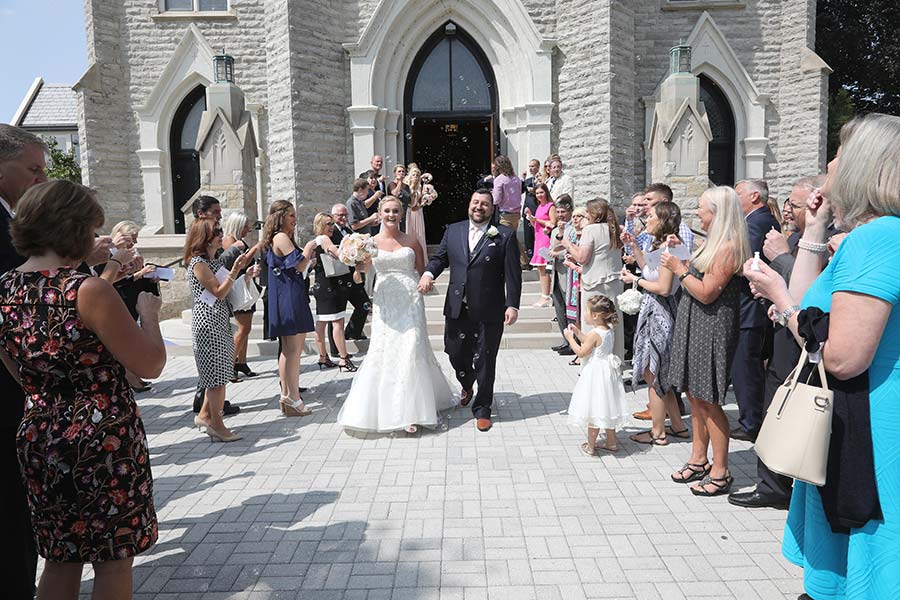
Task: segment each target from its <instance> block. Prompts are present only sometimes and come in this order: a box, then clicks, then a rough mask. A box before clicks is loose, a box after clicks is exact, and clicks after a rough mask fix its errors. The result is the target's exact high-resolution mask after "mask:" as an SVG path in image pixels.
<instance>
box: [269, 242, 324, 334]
mask: <svg viewBox="0 0 900 600" xmlns="http://www.w3.org/2000/svg"><path fill="white" fill-rule="evenodd" d="M302 260H303V253H301V252H300V249H299V248H294V251H293V252H291V253H290V254H288V255H287V256H278V255H276V254H275V253H274V252H272V250H269V253H268V255H267V257H266V263H267V264H268V269H269V272H268V285H269V335H270V336H271V337H273V338H275V337H281V336H284V335H295V334H298V333H309V332H311V331H314V330H315V324H314V322H313V316H312V311H311V310H310V309H309V292H308V291H307V288H306V282H305V281H304V280H303V275H302V274H301V273H299V272H298V271H297V269H295V268H294V267H296V266H297V263H299V262H300V261H302Z"/></svg>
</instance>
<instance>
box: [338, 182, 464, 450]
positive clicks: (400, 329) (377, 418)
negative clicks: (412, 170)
mask: <svg viewBox="0 0 900 600" xmlns="http://www.w3.org/2000/svg"><path fill="white" fill-rule="evenodd" d="M378 211H379V214H380V215H381V233H379V234H378V235H377V236H375V237H374V238H372V241H373V242H374V246H375V249H376V251H375V252H374V253H373V257H372V259H371V260H367V261H365V262H364V263H361V264H360V265H359V266H358V267H357V268H359V269H364V270H368V269H370V268H373V267H374V269H375V272H376V273H377V275H378V277H377V278H376V280H375V295H374V309H373V312H372V334H371V343H370V344H369V352H368V354H367V356H366V360H365V362H364V363H363V364H362V366H361V367H360V369H359V372H358V373H357V374H356V376H355V377H354V378H353V385H352V386H351V388H350V392H349V393H348V394H347V399H346V400H345V401H344V406H343V407H342V408H341V412H340V414H339V415H338V418H337V422H338V423H339V424H340V425H341V426H343V427H345V428H347V429H353V430H357V431H378V432H388V431H397V430H400V429H403V430H405V431H407V432H408V433H415V432H416V430H417V427H419V426H424V427H431V428H434V427H436V426H437V424H438V411H439V410H443V409H445V408H450V407H451V406H453V405H454V404H455V397H454V394H453V392H452V391H451V390H450V384H449V383H447V379H446V378H445V377H444V374H443V373H442V372H441V369H440V367H439V366H438V363H437V359H435V357H434V352H433V351H432V349H431V345H430V344H429V342H428V329H427V326H426V322H425V300H424V296H422V294H420V293H419V291H418V283H419V277H420V276H421V275H422V273H423V272H424V270H425V250H424V249H423V248H422V247H421V246H420V244H419V243H418V241H417V240H416V239H415V238H414V237H412V236H411V235H409V234H405V233H403V232H402V231H401V230H400V220H401V218H402V214H403V206H402V204H401V203H400V201H399V200H398V199H397V198H394V197H392V196H387V197H385V198H384V199H383V200H382V201H381V203H380V204H379V206H378Z"/></svg>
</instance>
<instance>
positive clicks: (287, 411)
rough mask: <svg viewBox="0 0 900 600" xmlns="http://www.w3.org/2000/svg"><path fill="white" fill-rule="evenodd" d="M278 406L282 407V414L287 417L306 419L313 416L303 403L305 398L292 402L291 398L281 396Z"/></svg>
mask: <svg viewBox="0 0 900 600" xmlns="http://www.w3.org/2000/svg"><path fill="white" fill-rule="evenodd" d="M278 404H279V405H280V406H281V414H283V415H284V416H286V417H306V416H309V415H311V414H312V411H311V410H309V409H308V408H306V404H304V403H303V398H300V399H298V400H291V398H290V396H281V398H280V400H279V401H278Z"/></svg>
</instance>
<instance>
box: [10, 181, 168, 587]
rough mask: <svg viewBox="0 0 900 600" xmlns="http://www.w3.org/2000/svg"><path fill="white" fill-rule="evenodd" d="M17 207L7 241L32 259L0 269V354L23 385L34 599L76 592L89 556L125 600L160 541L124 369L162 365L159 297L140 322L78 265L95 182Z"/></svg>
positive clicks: (148, 301)
mask: <svg viewBox="0 0 900 600" xmlns="http://www.w3.org/2000/svg"><path fill="white" fill-rule="evenodd" d="M16 211H17V214H16V219H15V220H14V221H13V222H12V226H11V235H12V240H13V244H14V245H15V247H16V250H17V251H18V252H19V254H21V255H23V256H25V257H28V260H27V261H26V262H25V263H24V264H23V265H22V266H20V267H19V268H18V269H14V270H12V271H9V272H8V273H6V274H5V275H3V276H2V277H0V317H2V323H0V358H2V360H3V362H4V365H5V366H6V368H7V369H9V370H10V372H11V373H12V374H13V375H14V376H16V377H18V379H19V381H20V383H21V385H22V389H23V391H24V392H25V416H24V418H23V420H22V423H21V424H20V426H19V429H18V432H17V436H16V445H17V449H18V456H19V465H20V467H21V471H22V477H23V479H24V483H25V488H26V493H27V498H28V505H29V508H30V510H31V520H32V526H33V528H34V536H35V540H36V542H37V548H38V552H39V553H40V554H41V556H43V557H44V558H45V559H46V561H47V562H46V563H45V567H44V571H43V574H42V576H41V582H40V585H39V587H38V599H39V600H40V599H43V598H53V599H56V598H77V597H78V592H79V584H80V579H81V571H82V567H83V563H85V562H90V563H93V567H94V573H95V580H94V598H130V597H131V564H132V560H133V558H132V557H134V555H136V554H139V553H140V552H143V551H145V550H147V549H148V548H150V546H152V545H153V544H154V543H155V542H156V538H157V521H156V513H155V511H154V508H153V495H152V493H153V479H152V477H151V474H150V456H149V453H148V449H147V438H146V435H145V433H144V426H143V424H142V423H141V419H140V417H139V415H138V409H137V405H136V404H135V402H134V397H133V393H132V390H131V386H129V385H128V382H127V380H126V378H125V368H126V367H127V368H128V369H130V370H131V371H132V372H134V373H135V374H137V375H138V376H140V377H147V378H153V377H157V376H159V373H160V372H161V371H162V368H163V366H164V365H165V347H164V346H163V342H162V338H161V336H160V332H159V316H158V313H159V307H160V300H159V298H158V297H156V296H152V295H150V294H147V293H142V294H141V295H140V296H139V298H138V303H137V310H138V314H139V316H140V319H141V325H140V326H138V325H137V324H136V323H135V322H134V320H133V319H132V318H131V316H130V314H129V313H128V309H127V308H126V307H125V305H124V304H123V302H122V300H121V299H120V298H119V296H118V294H117V293H116V291H115V289H114V288H113V287H112V286H111V285H110V284H108V283H107V282H106V281H103V280H101V279H99V278H97V277H90V276H89V275H86V274H84V273H80V272H78V271H77V270H75V268H73V267H75V266H77V265H78V264H79V263H80V262H81V261H82V260H84V258H85V257H86V256H87V255H88V254H89V253H90V251H91V250H92V249H93V243H94V242H93V238H94V231H95V230H96V229H97V228H99V227H100V226H102V224H103V210H102V208H101V207H100V205H99V204H98V202H97V200H96V199H95V198H94V194H93V192H92V191H91V190H89V189H88V188H86V187H83V186H80V185H76V184H73V183H70V182H67V181H51V182H48V183H43V184H39V185H36V186H34V187H32V188H30V189H29V190H28V192H26V194H25V195H24V196H23V197H22V199H21V200H20V201H19V203H18V205H17V207H16ZM110 261H111V262H112V263H113V264H114V265H115V264H116V260H115V258H114V257H113V258H111V259H110ZM114 268H115V267H114Z"/></svg>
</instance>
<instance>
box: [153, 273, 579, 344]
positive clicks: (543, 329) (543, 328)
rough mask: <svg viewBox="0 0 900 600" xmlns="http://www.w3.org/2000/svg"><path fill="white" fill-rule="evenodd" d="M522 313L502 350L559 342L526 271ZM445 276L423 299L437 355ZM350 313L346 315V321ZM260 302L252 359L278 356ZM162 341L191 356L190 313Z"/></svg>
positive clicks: (170, 323) (172, 322) (165, 327)
mask: <svg viewBox="0 0 900 600" xmlns="http://www.w3.org/2000/svg"><path fill="white" fill-rule="evenodd" d="M522 275H523V282H522V298H521V309H520V311H519V320H518V321H517V322H516V323H515V325H512V326H511V327H507V328H506V331H505V332H504V334H503V341H502V344H503V345H502V347H504V348H549V347H551V346H555V345H556V344H558V343H560V342H561V341H562V338H561V337H560V334H559V328H558V325H557V324H556V323H555V322H554V321H552V319H553V317H554V311H553V308H552V307H533V306H531V304H533V303H535V302H537V301H538V300H540V282H539V281H538V275H537V272H536V271H526V272H524V273H523V274H522ZM448 280H449V277H448V273H444V274H443V275H442V276H441V277H440V279H438V281H437V282H435V290H434V291H433V292H432V293H431V294H428V295H427V296H426V297H425V315H426V320H427V323H428V339H429V341H430V342H431V346H432V348H434V349H435V350H436V351H443V349H444V315H443V307H444V298H445V295H446V293H447V281H448ZM348 308H349V307H348ZM349 316H350V310H348V311H347V317H349ZM262 323H263V316H262V300H260V302H259V303H257V311H256V312H255V313H254V315H253V330H252V331H251V333H250V341H249V344H248V348H247V354H248V356H251V357H261V356H263V357H265V356H275V355H276V354H277V352H278V342H274V341H269V340H265V339H263V332H262ZM161 328H162V333H163V337H164V338H165V339H166V347H167V350H168V354H169V355H170V356H192V355H193V350H192V348H191V311H190V310H185V311H183V312H182V313H181V318H178V319H169V320H167V321H164V322H163V323H161ZM370 331H371V324H369V323H367V324H366V326H365V329H364V332H365V334H366V335H369V333H370ZM347 346H348V350H349V352H351V353H352V354H359V353H365V352H366V351H367V350H368V346H369V343H368V340H353V341H348V343H347ZM306 347H307V352H310V353H316V354H317V353H318V350H317V349H316V347H315V337H314V336H307V342H306Z"/></svg>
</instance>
